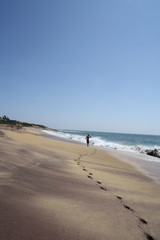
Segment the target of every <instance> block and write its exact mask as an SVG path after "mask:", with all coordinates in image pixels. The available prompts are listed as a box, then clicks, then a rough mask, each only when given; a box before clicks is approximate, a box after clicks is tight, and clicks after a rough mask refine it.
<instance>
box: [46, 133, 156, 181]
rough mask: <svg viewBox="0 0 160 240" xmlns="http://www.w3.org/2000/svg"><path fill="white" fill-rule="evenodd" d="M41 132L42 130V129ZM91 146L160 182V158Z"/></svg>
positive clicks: (74, 142) (66, 140)
mask: <svg viewBox="0 0 160 240" xmlns="http://www.w3.org/2000/svg"><path fill="white" fill-rule="evenodd" d="M42 133H43V131H42ZM45 134H46V135H47V137H49V138H51V139H53V140H58V141H64V142H69V143H73V144H82V145H86V144H84V143H82V142H78V141H76V140H72V139H66V138H63V137H57V136H54V135H50V134H49V133H46V132H45ZM90 147H91V148H97V149H100V150H102V151H106V152H108V153H110V154H111V155H113V156H114V157H116V158H117V159H119V160H121V161H124V162H127V163H129V164H131V165H132V166H133V167H135V168H136V169H137V170H138V171H140V172H141V173H142V174H144V175H145V176H147V177H149V178H151V179H152V180H153V181H155V182H156V183H158V184H160V159H159V158H156V157H151V156H149V155H147V154H143V153H138V152H137V153H136V152H130V151H123V150H118V149H112V148H109V147H108V148H103V147H97V146H93V145H90Z"/></svg>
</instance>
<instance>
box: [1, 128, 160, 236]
mask: <svg viewBox="0 0 160 240" xmlns="http://www.w3.org/2000/svg"><path fill="white" fill-rule="evenodd" d="M0 131H2V132H3V134H2V135H1V136H0V137H1V141H0V152H1V157H0V177H1V185H0V194H1V198H0V211H1V216H0V222H1V226H0V236H1V238H2V239H3V240H11V239H13V236H14V237H15V238H16V240H21V239H23V240H28V239H30V240H33V239H39V240H42V239H45V240H52V239H56V240H62V239H72V240H76V239H79V240H84V239H85V240H90V239H92V240H97V239H99V240H105V239H111V240H128V239H130V240H135V239H139V240H146V239H154V240H158V239H160V238H159V237H160V230H159V229H160V214H159V213H160V202H159V199H160V188H159V185H158V184H156V183H154V182H153V181H152V180H151V179H150V178H148V177H146V176H144V175H143V174H141V173H140V172H139V171H137V170H136V169H135V168H134V167H132V166H131V165H130V164H128V163H126V162H123V161H121V160H119V159H117V158H116V157H114V156H112V155H111V154H110V153H108V152H106V151H102V150H100V149H97V148H93V147H90V148H87V147H86V146H85V145H83V144H73V143H68V142H63V141H57V140H53V139H50V138H46V137H44V135H43V136H42V135H41V133H40V132H38V131H36V130H35V129H26V128H24V129H23V130H20V131H17V130H14V131H13V130H9V129H8V130H3V129H0ZM68 216H70V217H69V218H68ZM77 216H78V217H77ZM151 237H152V238H151Z"/></svg>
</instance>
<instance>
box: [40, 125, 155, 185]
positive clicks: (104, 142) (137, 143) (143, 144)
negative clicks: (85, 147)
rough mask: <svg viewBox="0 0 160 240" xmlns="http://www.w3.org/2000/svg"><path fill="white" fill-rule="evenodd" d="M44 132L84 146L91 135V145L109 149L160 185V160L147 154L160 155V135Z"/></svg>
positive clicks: (72, 131)
mask: <svg viewBox="0 0 160 240" xmlns="http://www.w3.org/2000/svg"><path fill="white" fill-rule="evenodd" d="M43 132H45V133H47V134H49V135H50V136H53V137H54V138H58V139H65V140H67V141H75V142H80V143H83V144H85V143H86V139H85V137H86V135H87V134H90V136H91V138H90V145H92V146H94V147H99V148H102V149H107V150H108V151H110V152H111V154H114V155H117V156H118V157H120V158H121V159H122V160H127V161H129V162H130V163H131V164H132V165H134V166H136V167H137V168H138V169H139V170H141V171H143V172H144V173H145V174H146V175H147V176H149V177H151V178H152V179H154V180H155V181H156V182H158V183H160V158H157V157H151V156H149V155H147V154H146V150H154V149H157V150H158V151H159V153H160V136H158V135H143V134H128V133H110V132H96V131H79V130H43Z"/></svg>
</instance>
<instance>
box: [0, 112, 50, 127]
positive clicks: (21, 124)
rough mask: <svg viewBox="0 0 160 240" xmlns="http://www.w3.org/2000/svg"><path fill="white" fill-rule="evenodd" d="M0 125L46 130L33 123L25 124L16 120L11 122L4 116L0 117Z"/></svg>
mask: <svg viewBox="0 0 160 240" xmlns="http://www.w3.org/2000/svg"><path fill="white" fill-rule="evenodd" d="M0 124H6V125H7V124H8V125H16V126H17V125H18V126H21V127H39V128H43V129H46V128H47V127H46V126H44V125H41V124H35V123H27V122H21V121H17V120H11V119H9V117H6V116H5V115H4V116H3V117H0Z"/></svg>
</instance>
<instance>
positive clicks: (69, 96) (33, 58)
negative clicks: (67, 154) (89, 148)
mask: <svg viewBox="0 0 160 240" xmlns="http://www.w3.org/2000/svg"><path fill="white" fill-rule="evenodd" d="M0 115H1V116H2V115H7V116H9V117H10V118H11V119H17V120H21V121H28V122H35V123H40V124H45V125H47V126H49V127H53V128H62V129H79V130H97V131H98V130H99V131H110V132H131V133H149V134H160V1H159V0H27V1H25V0H14V1H13V0H5V1H0Z"/></svg>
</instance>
